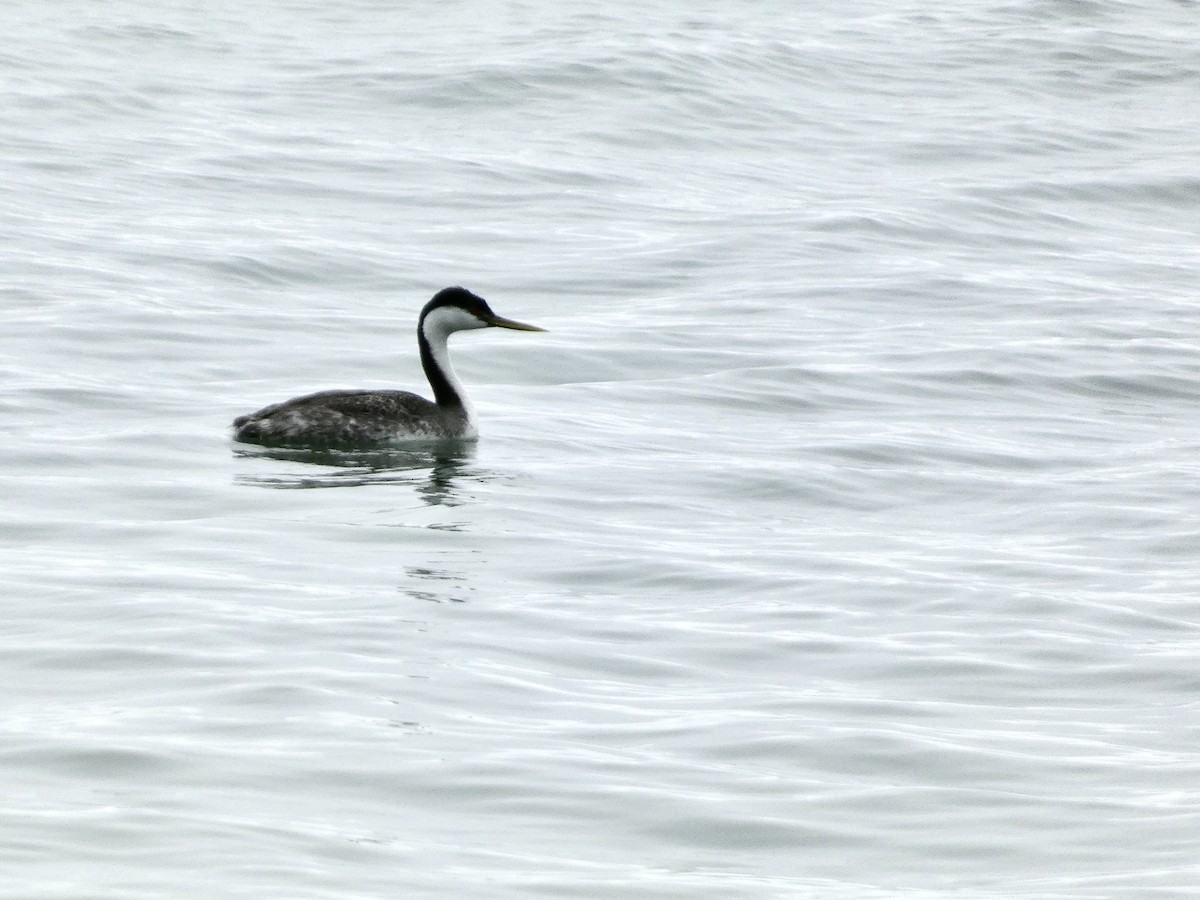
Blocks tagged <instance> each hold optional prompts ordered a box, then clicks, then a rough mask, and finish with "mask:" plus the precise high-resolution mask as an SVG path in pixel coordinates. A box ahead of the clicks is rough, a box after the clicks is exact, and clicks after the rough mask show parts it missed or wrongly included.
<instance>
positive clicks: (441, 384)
mask: <svg viewBox="0 0 1200 900" xmlns="http://www.w3.org/2000/svg"><path fill="white" fill-rule="evenodd" d="M449 338H450V332H449V331H447V330H446V329H444V328H439V327H438V326H437V323H436V322H434V321H431V320H430V319H428V318H426V319H422V320H421V324H420V325H419V326H417V346H418V347H420V350H421V368H423V369H424V370H425V377H426V378H428V379H429V386H430V387H431V388H433V399H434V400H436V401H437V405H438V406H440V407H442V408H444V409H450V410H459V409H461V410H462V411H463V412H464V413H465V415H466V417H467V418H468V419H470V418H472V413H473V410H472V408H471V402H470V401H469V400H468V399H467V394H466V392H465V391H464V390H463V386H462V382H461V381H459V380H458V376H457V375H455V374H454V366H452V365H451V364H450V353H449V350H448V348H447V342H448V340H449Z"/></svg>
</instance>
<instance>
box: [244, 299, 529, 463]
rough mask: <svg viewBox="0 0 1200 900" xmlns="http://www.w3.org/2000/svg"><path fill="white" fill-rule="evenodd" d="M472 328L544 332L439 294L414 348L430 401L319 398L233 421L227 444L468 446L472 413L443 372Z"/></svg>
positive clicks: (395, 395)
mask: <svg viewBox="0 0 1200 900" xmlns="http://www.w3.org/2000/svg"><path fill="white" fill-rule="evenodd" d="M475 328H511V329H513V330H515V331H545V329H544V328H538V327H536V326H534V325H525V324H524V323H522V322H514V321H513V320H512V319H505V318H503V317H502V316H498V315H496V314H495V313H494V312H492V309H491V307H490V306H488V304H487V301H486V300H484V299H483V298H482V297H479V296H476V295H475V294H472V293H471V292H470V291H468V290H467V289H466V288H461V287H448V288H445V289H444V290H441V291H438V292H437V293H436V294H434V296H433V299H432V300H430V301H429V302H428V303H426V304H425V308H424V309H422V310H421V315H420V318H418V319H417V347H418V348H419V349H420V353H421V366H422V368H424V369H425V377H426V378H428V379H429V386H430V387H431V388H433V398H434V399H433V401H429V400H426V399H425V398H424V397H421V396H419V395H417V394H412V393H409V392H408V391H388V390H382V391H370V390H364V391H321V392H319V393H316V394H307V395H306V396H303V397H294V398H292V399H291V400H285V401H284V402H283V403H275V404H273V405H271V406H266V407H263V408H262V409H260V410H258V412H253V413H250V414H249V415H247V416H238V417H237V418H236V419H234V420H233V428H234V435H233V437H234V440H237V441H242V442H245V443H249V444H264V445H267V446H293V447H295V446H299V447H331V448H339V447H342V448H356V447H379V446H386V445H389V444H395V443H400V442H405V441H428V440H443V439H448V438H449V439H458V440H473V439H474V438H476V437H478V436H479V429H478V427H477V425H476V422H475V409H474V407H473V406H472V405H471V401H470V400H468V399H467V395H466V393H465V392H464V391H463V386H462V383H461V382H460V381H459V380H458V376H457V375H455V374H454V367H453V366H451V365H450V354H449V351H448V350H447V341H448V340H449V338H450V335H452V334H453V333H454V332H456V331H468V330H471V329H475Z"/></svg>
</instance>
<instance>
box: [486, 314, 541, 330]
mask: <svg viewBox="0 0 1200 900" xmlns="http://www.w3.org/2000/svg"><path fill="white" fill-rule="evenodd" d="M488 324H489V325H494V326H496V327H497V328H511V329H512V330H513V331H545V330H546V329H545V328H538V327H537V326H536V325H526V324H525V323H524V322H514V321H513V320H512V319H506V318H504V316H496V315H493V316H492V317H491V318H490V319H488Z"/></svg>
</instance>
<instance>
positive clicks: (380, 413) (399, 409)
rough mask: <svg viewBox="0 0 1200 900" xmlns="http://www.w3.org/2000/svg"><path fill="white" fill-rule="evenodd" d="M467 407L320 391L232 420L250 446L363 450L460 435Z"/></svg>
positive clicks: (389, 394) (403, 395)
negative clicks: (376, 446) (365, 447)
mask: <svg viewBox="0 0 1200 900" xmlns="http://www.w3.org/2000/svg"><path fill="white" fill-rule="evenodd" d="M465 424H466V417H465V416H464V415H463V410H462V407H459V408H457V409H442V408H441V407H439V406H438V405H437V404H436V403H432V402H430V401H429V400H426V399H425V398H424V397H419V396H417V395H416V394H413V393H410V392H408V391H320V392H318V393H316V394H308V395H307V396H304V397H295V398H293V399H291V400H286V401H284V402H283V403H273V404H271V405H270V406H265V407H263V408H262V409H260V410H258V412H253V413H250V415H248V416H238V417H237V418H236V419H234V420H233V427H234V428H235V429H237V430H236V432H235V434H234V438H235V439H236V440H239V441H243V442H245V443H252V444H264V445H267V446H271V445H282V446H288V445H291V446H295V445H298V444H305V445H312V446H320V447H361V446H364V445H372V444H375V445H378V444H392V443H397V442H400V441H405V440H410V441H411V440H414V439H418V440H419V439H421V438H427V439H429V440H439V439H444V438H453V437H458V436H460V435H461V433H462V430H463V428H464V426H465Z"/></svg>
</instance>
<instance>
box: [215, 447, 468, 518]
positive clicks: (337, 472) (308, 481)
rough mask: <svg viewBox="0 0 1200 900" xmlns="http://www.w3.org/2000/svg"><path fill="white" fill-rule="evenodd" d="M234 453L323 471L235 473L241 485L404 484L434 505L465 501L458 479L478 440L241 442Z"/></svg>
mask: <svg viewBox="0 0 1200 900" xmlns="http://www.w3.org/2000/svg"><path fill="white" fill-rule="evenodd" d="M233 452H234V455H235V456H238V457H243V458H253V459H263V460H274V461H279V462H288V463H298V464H301V465H303V466H321V467H322V470H321V471H311V470H306V471H296V472H286V473H272V474H270V475H248V474H240V475H236V476H234V480H235V482H237V483H238V484H245V485H251V486H254V487H264V488H275V489H277V490H296V489H304V488H335V487H362V486H364V485H380V484H405V485H412V486H414V487H415V488H416V491H417V493H418V494H420V495H421V498H422V499H423V500H424V501H425V502H426V503H427V504H429V505H430V506H457V505H458V504H459V503H461V502H463V501H462V500H461V499H459V497H458V494H457V491H456V487H455V482H456V480H457V479H459V478H460V476H462V475H463V474H464V472H465V471H466V469H467V467H468V465H469V463H470V462H471V460H472V459H474V457H475V445H474V444H473V443H464V442H461V441H456V442H449V441H447V442H439V443H431V444H428V445H419V446H413V447H411V448H408V447H406V448H404V449H399V448H395V449H380V450H307V449H299V448H291V447H258V446H242V445H239V446H237V447H235V448H234V451H233ZM422 476H423V477H422Z"/></svg>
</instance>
